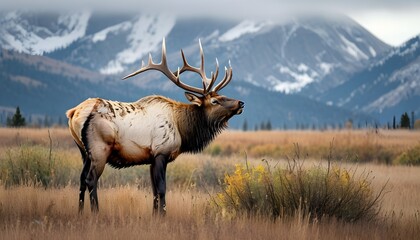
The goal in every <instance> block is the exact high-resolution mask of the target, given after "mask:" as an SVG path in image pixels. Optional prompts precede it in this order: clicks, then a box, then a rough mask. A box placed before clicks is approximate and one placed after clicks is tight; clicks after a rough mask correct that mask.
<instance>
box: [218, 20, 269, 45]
mask: <svg viewBox="0 0 420 240" xmlns="http://www.w3.org/2000/svg"><path fill="white" fill-rule="evenodd" d="M272 24H273V23H272V22H270V21H262V22H254V21H249V20H244V21H242V22H241V23H239V24H238V25H236V26H235V27H233V28H231V29H229V30H228V31H227V32H225V33H224V34H222V35H221V36H220V37H219V41H221V42H229V41H233V40H235V39H238V38H240V37H241V36H243V35H246V34H251V33H257V32H259V31H261V30H262V29H263V28H265V27H267V26H270V25H272Z"/></svg>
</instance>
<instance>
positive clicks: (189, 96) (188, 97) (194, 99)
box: [185, 92, 203, 107]
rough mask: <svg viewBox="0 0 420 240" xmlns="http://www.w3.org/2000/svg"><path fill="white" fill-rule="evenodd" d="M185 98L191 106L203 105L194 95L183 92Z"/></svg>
mask: <svg viewBox="0 0 420 240" xmlns="http://www.w3.org/2000/svg"><path fill="white" fill-rule="evenodd" d="M185 97H187V99H188V101H190V102H191V103H192V104H195V105H197V106H199V107H200V106H201V104H203V101H202V100H201V98H200V97H199V96H197V95H195V94H192V93H189V92H185Z"/></svg>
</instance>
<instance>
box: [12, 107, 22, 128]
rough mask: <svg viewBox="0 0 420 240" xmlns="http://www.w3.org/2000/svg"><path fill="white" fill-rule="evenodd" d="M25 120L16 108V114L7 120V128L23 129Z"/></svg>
mask: <svg viewBox="0 0 420 240" xmlns="http://www.w3.org/2000/svg"><path fill="white" fill-rule="evenodd" d="M25 125H26V123H25V118H24V117H23V116H22V114H21V113H20V108H19V107H17V108H16V112H15V114H14V115H13V117H12V118H7V126H9V127H23V126H25Z"/></svg>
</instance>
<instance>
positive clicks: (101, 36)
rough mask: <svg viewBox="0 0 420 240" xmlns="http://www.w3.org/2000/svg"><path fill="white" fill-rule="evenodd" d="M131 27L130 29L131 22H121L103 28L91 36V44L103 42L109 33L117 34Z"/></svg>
mask: <svg viewBox="0 0 420 240" xmlns="http://www.w3.org/2000/svg"><path fill="white" fill-rule="evenodd" d="M131 27H132V24H131V22H129V21H126V22H122V23H120V24H117V25H114V26H111V27H108V28H105V29H104V30H102V31H99V32H97V33H95V34H94V35H93V36H92V42H93V43H97V42H101V41H105V39H106V37H107V35H108V34H110V33H113V34H118V33H119V32H123V31H127V30H129V29H130V28H131Z"/></svg>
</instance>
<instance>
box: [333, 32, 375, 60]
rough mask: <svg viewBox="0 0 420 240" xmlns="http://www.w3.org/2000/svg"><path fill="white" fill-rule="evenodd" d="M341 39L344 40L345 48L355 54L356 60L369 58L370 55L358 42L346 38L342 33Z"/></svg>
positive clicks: (349, 52)
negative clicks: (358, 45) (359, 46)
mask: <svg viewBox="0 0 420 240" xmlns="http://www.w3.org/2000/svg"><path fill="white" fill-rule="evenodd" d="M340 38H341V41H343V43H344V46H343V49H344V50H346V51H347V53H348V54H350V55H351V56H353V57H354V58H355V59H356V60H362V59H364V60H367V59H369V57H368V56H367V55H366V54H364V53H363V51H362V50H360V49H359V48H358V47H357V46H356V44H354V43H353V42H351V41H350V40H348V39H347V38H345V37H344V36H343V35H341V34H340Z"/></svg>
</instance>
